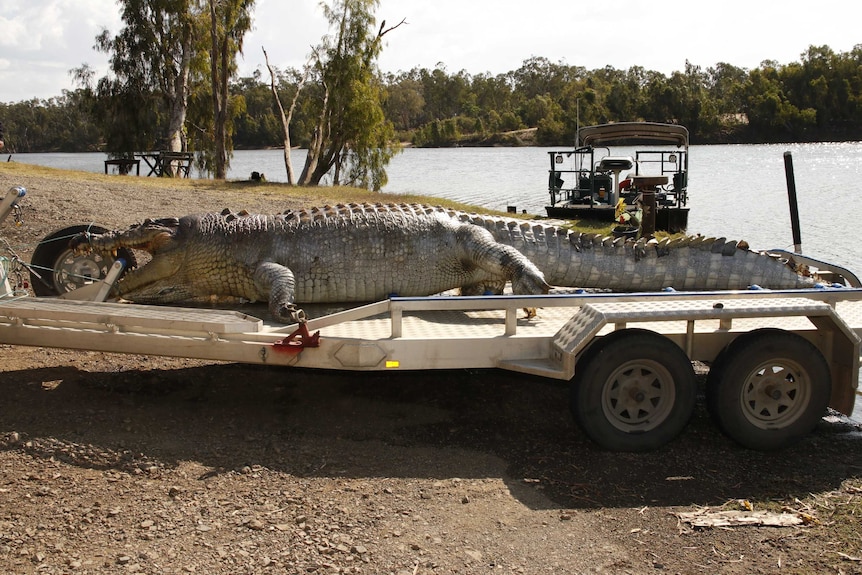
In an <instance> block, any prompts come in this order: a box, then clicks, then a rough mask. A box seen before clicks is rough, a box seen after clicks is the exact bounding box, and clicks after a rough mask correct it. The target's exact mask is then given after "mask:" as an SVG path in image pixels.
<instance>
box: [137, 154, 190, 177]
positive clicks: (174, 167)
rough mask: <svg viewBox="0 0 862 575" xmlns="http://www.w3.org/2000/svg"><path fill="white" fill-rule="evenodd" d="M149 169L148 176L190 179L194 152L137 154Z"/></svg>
mask: <svg viewBox="0 0 862 575" xmlns="http://www.w3.org/2000/svg"><path fill="white" fill-rule="evenodd" d="M138 156H139V157H140V158H141V159H142V160H144V163H146V164H147V167H148V168H149V169H150V171H149V173H147V175H148V176H169V177H171V176H174V175H176V176H183V177H185V178H188V177H191V176H190V172H191V167H192V162H193V161H194V159H195V154H194V152H170V151H164V150H163V151H160V152H146V153H143V154H138Z"/></svg>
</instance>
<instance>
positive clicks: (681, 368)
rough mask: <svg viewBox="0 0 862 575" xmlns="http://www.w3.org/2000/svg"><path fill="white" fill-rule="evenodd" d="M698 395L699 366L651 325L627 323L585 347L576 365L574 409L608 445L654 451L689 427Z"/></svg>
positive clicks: (616, 448)
mask: <svg viewBox="0 0 862 575" xmlns="http://www.w3.org/2000/svg"><path fill="white" fill-rule="evenodd" d="M695 396H696V386H695V376H694V370H693V369H692V366H691V361H689V359H688V357H687V356H686V355H685V353H684V352H683V351H682V349H680V348H679V346H677V345H676V344H675V343H673V342H672V341H671V340H669V339H667V338H666V337H664V336H661V335H659V334H657V333H654V332H651V331H647V330H641V329H627V330H622V331H617V332H614V333H613V334H610V335H607V336H605V337H603V338H601V339H600V340H598V341H597V342H596V343H595V344H593V346H592V347H591V348H589V349H588V350H587V351H586V352H585V354H584V356H583V358H582V359H581V360H580V362H579V364H578V366H577V367H576V369H575V378H574V380H573V387H572V392H571V409H572V413H573V415H574V417H575V420H576V421H577V422H578V424H579V425H580V426H581V428H582V429H583V430H584V432H585V433H586V434H587V435H588V436H589V437H590V439H592V440H593V441H595V442H596V443H597V444H599V445H600V446H602V447H603V448H605V449H610V450H612V451H649V450H652V449H657V448H659V447H661V446H662V445H664V444H666V443H667V442H669V441H671V440H672V439H674V438H675V437H676V436H677V435H679V433H680V432H681V431H682V430H683V429H684V428H685V426H686V425H687V424H688V421H689V419H691V415H692V413H693V411H694V404H695Z"/></svg>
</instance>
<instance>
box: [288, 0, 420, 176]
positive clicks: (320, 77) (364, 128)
mask: <svg viewBox="0 0 862 575" xmlns="http://www.w3.org/2000/svg"><path fill="white" fill-rule="evenodd" d="M378 4H379V0H335V2H334V3H333V6H332V7H330V6H327V5H325V4H324V5H322V6H323V11H324V15H325V16H326V19H327V20H328V21H329V25H330V28H332V29H334V36H326V37H324V39H323V42H322V44H321V46H320V47H319V48H317V49H316V50H315V51H314V64H313V71H314V72H315V73H316V80H317V82H319V83H320V84H321V85H322V86H323V95H322V98H321V99H320V100H319V101H318V106H319V109H318V120H317V124H316V126H315V129H314V135H313V137H312V141H311V143H310V145H309V149H308V155H307V156H306V161H305V165H304V166H303V169H302V173H301V174H300V177H299V184H300V185H318V184H319V183H320V181H321V180H322V179H323V177H324V176H325V175H326V174H328V173H329V172H330V171H332V172H333V173H332V180H333V183H336V184H337V183H341V182H342V181H343V182H344V183H349V184H353V185H359V186H363V187H371V188H372V189H375V190H379V189H380V188H382V187H383V185H384V184H385V183H386V165H387V164H388V163H389V160H390V159H391V158H392V156H393V155H394V154H395V153H396V152H397V149H398V148H397V144H395V143H393V139H394V134H395V131H394V128H393V126H392V123H391V122H389V121H388V120H386V117H385V115H384V113H383V106H382V101H383V96H384V90H383V86H382V84H381V82H380V79H379V74H378V73H377V69H376V66H375V61H376V59H377V56H378V55H379V54H380V50H381V43H382V42H381V40H382V38H383V36H384V35H385V34H387V33H388V32H389V31H391V30H393V29H394V28H397V27H398V26H400V25H401V24H403V22H404V21H403V20H402V21H401V23H399V24H398V25H396V26H393V27H392V28H386V21H385V20H384V21H383V22H382V23H381V25H380V28H379V29H378V30H377V32H376V33H375V32H374V31H373V27H374V26H375V24H376V22H375V18H374V14H373V12H372V11H373V9H374V8H376V7H377V5H378ZM342 174H344V176H345V177H344V178H342Z"/></svg>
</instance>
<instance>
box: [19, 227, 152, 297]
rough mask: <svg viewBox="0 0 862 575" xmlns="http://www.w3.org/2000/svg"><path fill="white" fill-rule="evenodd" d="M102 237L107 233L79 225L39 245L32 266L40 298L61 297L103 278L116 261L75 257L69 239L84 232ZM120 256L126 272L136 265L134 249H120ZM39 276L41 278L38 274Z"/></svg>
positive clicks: (91, 255) (93, 255) (92, 255)
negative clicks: (101, 235)
mask: <svg viewBox="0 0 862 575" xmlns="http://www.w3.org/2000/svg"><path fill="white" fill-rule="evenodd" d="M85 231H86V232H90V233H94V234H101V233H104V232H106V231H108V230H106V229H105V228H102V227H100V226H94V225H86V224H85V225H77V226H70V227H68V228H63V229H61V230H57V231H56V232H54V233H52V234H51V235H49V236H46V237H45V238H43V239H42V241H41V242H39V245H38V246H36V249H35V250H34V251H33V257H32V258H31V259H30V264H31V265H32V266H33V269H32V270H31V271H30V284H31V285H32V286H33V292H34V293H35V294H36V295H37V296H41V297H50V296H58V295H61V294H64V293H67V292H70V291H73V290H76V289H78V288H79V287H82V286H84V285H86V284H88V283H91V282H93V281H96V280H100V279H102V278H104V277H105V276H106V275H107V273H108V270H109V269H110V268H111V266H112V265H113V264H114V261H115V260H114V258H111V257H105V256H103V255H101V254H98V253H95V252H93V253H89V254H84V255H80V254H78V255H76V254H75V253H74V252H73V251H72V250H70V249H69V240H70V239H71V238H72V237H73V236H76V235H77V234H79V233H81V232H85ZM117 256H118V257H120V258H122V259H124V260H125V261H126V269H130V268H132V267H134V266H135V265H136V260H135V255H134V254H133V253H132V251H131V250H128V249H126V248H120V250H118V252H117ZM37 274H38V275H37Z"/></svg>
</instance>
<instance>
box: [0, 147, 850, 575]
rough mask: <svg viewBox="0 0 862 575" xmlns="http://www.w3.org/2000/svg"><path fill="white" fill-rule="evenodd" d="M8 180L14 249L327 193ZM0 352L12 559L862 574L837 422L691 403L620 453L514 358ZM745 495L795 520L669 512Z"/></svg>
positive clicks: (73, 568)
mask: <svg viewBox="0 0 862 575" xmlns="http://www.w3.org/2000/svg"><path fill="white" fill-rule="evenodd" d="M18 184H20V185H24V186H25V187H27V188H28V192H29V193H28V197H27V200H26V202H25V204H26V208H27V209H26V210H25V212H24V215H25V222H24V224H23V225H22V226H20V227H15V226H12V225H10V224H9V222H7V224H6V225H5V226H4V228H3V230H2V232H3V235H2V236H0V237H3V238H5V239H6V240H8V243H9V246H10V247H11V248H12V249H13V250H15V251H16V252H17V253H19V254H20V255H21V256H22V257H23V258H25V259H26V258H27V257H28V256H29V253H30V252H32V248H33V247H34V245H35V243H36V242H38V240H39V239H40V238H42V237H44V236H45V235H47V234H48V233H50V232H51V231H54V230H56V229H58V228H61V227H65V226H67V225H72V224H76V223H89V222H97V223H100V224H103V225H106V226H108V227H115V226H126V225H128V224H130V223H133V222H135V221H139V220H141V219H143V218H145V217H148V216H174V215H176V216H179V215H184V214H186V213H191V212H198V211H203V210H220V209H222V208H224V207H231V208H234V209H242V208H246V209H249V210H250V211H281V210H283V209H285V208H287V207H297V206H301V205H309V204H311V203H324V202H325V201H326V200H327V198H321V197H319V198H318V199H317V200H314V201H313V202H312V201H310V200H308V199H307V196H309V195H310V193H312V192H321V191H322V192H324V193H326V190H319V191H316V190H315V191H310V190H295V189H290V188H286V187H284V186H275V185H272V186H254V187H251V185H249V184H245V183H234V184H228V185H221V186H218V185H216V184H213V183H207V182H178V181H173V180H155V179H152V178H150V179H147V178H135V177H120V176H101V175H97V174H79V173H70V172H59V171H51V170H44V169H35V168H31V167H24V166H21V165H18V164H14V163H10V164H0V189H2V190H4V191H5V190H6V189H8V187H9V186H11V185H18ZM303 196H305V197H303ZM0 246H2V244H0ZM0 354H2V355H0V357H2V361H0V381H2V393H3V394H2V400H0V401H2V403H0V407H2V408H0V571H2V572H5V573H45V574H52V573H57V574H59V573H81V574H83V573H146V574H150V573H152V574H168V573H170V574H174V573H198V574H210V575H227V574H238V573H320V574H324V573H325V574H330V573H332V574H334V573H363V574H388V573H391V574H397V575H418V574H431V573H435V574H452V573H459V574H468V573H469V574H472V573H501V574H502V573H524V574H532V573H537V574H538V573H554V574H558V573H566V574H567V573H615V574H616V573H637V574H641V573H686V574H688V573H728V574H766V573H812V574H813V573H862V528H860V527H859V516H860V515H862V440H860V439H859V436H860V430H859V429H858V426H855V425H853V424H852V423H849V422H847V421H843V422H841V421H836V420H830V421H826V420H824V422H823V423H822V424H821V425H820V426H819V427H818V429H817V430H816V431H815V432H814V433H813V434H812V435H811V436H810V437H809V438H807V439H805V440H804V441H803V442H801V443H800V444H799V445H797V446H795V447H793V448H791V449H788V450H785V451H782V452H779V453H758V452H753V451H748V450H745V449H742V448H739V447H737V446H736V445H735V444H733V443H732V442H730V441H729V440H728V439H726V438H725V437H723V436H722V435H721V434H720V433H719V432H718V431H717V430H716V429H715V427H714V426H713V425H712V423H711V422H710V421H709V418H708V416H707V414H706V412H705V410H704V409H703V408H702V407H699V408H698V410H697V413H696V414H695V417H694V419H693V421H692V422H691V424H690V426H689V427H688V429H687V430H686V432H685V433H684V434H683V435H682V436H681V437H680V438H679V439H678V440H676V441H674V442H673V443H672V444H671V445H669V446H667V447H666V448H664V449H662V450H660V451H657V452H654V453H649V454H619V453H608V452H604V451H601V450H599V449H597V448H596V447H595V446H594V445H592V444H591V443H590V442H589V441H588V440H587V439H586V438H585V437H584V436H583V435H582V433H581V432H580V431H579V430H578V429H577V428H576V427H575V426H574V425H573V423H572V422H571V419H570V416H569V414H568V410H567V408H566V405H567V401H568V399H567V398H568V389H567V387H566V385H563V384H560V383H556V382H550V381H546V380H541V379H537V378H531V377H528V376H522V375H518V374H513V373H508V372H500V371H444V372H433V373H426V372H423V373H397V374H393V373H388V372H387V373H385V374H381V373H361V374H353V373H332V372H318V371H310V370H305V371H303V370H291V369H288V368H270V367H261V366H249V365H238V364H228V363H218V362H207V361H198V360H187V359H170V358H159V357H150V356H134V355H125V356H124V355H116V354H108V353H100V352H77V351H67V350H55V349H44V348H23V347H13V346H8V345H0ZM749 506H751V507H753V508H754V509H755V510H758V511H761V510H762V511H770V512H775V513H779V512H782V511H785V512H787V513H790V514H792V515H793V516H794V517H799V518H803V519H804V521H805V522H804V523H803V524H802V525H799V526H794V527H781V528H779V527H764V526H748V527H729V528H697V529H695V528H691V527H690V526H689V525H688V524H687V523H685V522H683V521H681V520H680V517H679V514H680V513H683V512H691V511H697V510H702V509H703V508H704V507H708V508H710V509H713V508H714V509H722V510H731V509H746V508H747V507H749Z"/></svg>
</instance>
